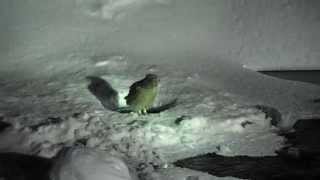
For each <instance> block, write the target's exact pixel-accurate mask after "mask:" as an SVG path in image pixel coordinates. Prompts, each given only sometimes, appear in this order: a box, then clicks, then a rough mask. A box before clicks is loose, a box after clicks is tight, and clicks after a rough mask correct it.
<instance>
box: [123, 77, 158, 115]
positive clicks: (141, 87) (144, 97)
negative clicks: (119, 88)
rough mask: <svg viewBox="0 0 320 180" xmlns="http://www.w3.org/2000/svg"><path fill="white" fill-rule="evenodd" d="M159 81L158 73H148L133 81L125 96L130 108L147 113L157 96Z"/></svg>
mask: <svg viewBox="0 0 320 180" xmlns="http://www.w3.org/2000/svg"><path fill="white" fill-rule="evenodd" d="M158 82H159V79H158V77H157V75H155V74H147V75H146V76H145V78H143V79H142V80H140V81H137V82H135V83H133V84H132V85H131V86H130V90H129V93H128V95H127V96H126V97H125V99H126V102H127V105H128V106H129V108H130V109H131V110H132V111H134V112H138V113H146V112H147V110H148V109H150V108H151V107H152V105H153V103H154V100H155V98H156V96H157V89H158Z"/></svg>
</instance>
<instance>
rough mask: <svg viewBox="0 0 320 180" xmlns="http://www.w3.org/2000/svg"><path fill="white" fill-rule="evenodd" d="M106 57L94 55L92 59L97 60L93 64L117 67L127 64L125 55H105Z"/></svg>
mask: <svg viewBox="0 0 320 180" xmlns="http://www.w3.org/2000/svg"><path fill="white" fill-rule="evenodd" d="M106 58H107V59H105V60H104V59H103V57H97V56H96V57H94V59H95V60H96V61H98V62H96V64H95V66H97V67H101V66H111V67H113V68H117V67H118V68H119V67H122V68H123V66H126V65H127V62H126V57H125V56H111V57H106Z"/></svg>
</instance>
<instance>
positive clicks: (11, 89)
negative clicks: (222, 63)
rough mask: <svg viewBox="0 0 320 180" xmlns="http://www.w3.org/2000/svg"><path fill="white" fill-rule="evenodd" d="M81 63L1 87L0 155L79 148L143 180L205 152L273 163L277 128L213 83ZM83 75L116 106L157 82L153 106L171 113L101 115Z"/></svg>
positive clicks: (95, 61) (109, 60) (123, 60)
mask: <svg viewBox="0 0 320 180" xmlns="http://www.w3.org/2000/svg"><path fill="white" fill-rule="evenodd" d="M86 62H90V63H91V64H90V63H88V64H86V69H81V66H80V68H79V67H77V68H78V69H76V68H73V69H70V70H71V71H70V72H71V73H70V74H67V73H65V72H63V71H61V72H60V74H61V77H59V76H53V77H51V78H48V79H45V78H43V79H33V80H23V81H19V80H16V81H14V80H12V81H11V80H9V79H7V81H6V80H4V81H3V82H2V91H1V99H2V101H1V104H0V105H1V117H2V119H3V121H6V122H9V123H10V124H12V125H13V127H11V128H7V129H6V130H5V131H4V132H3V133H2V134H1V136H0V140H1V141H0V142H1V143H0V150H1V151H14V152H22V153H27V154H33V155H39V156H43V157H53V156H55V155H56V154H57V152H59V150H61V149H62V148H63V147H66V146H73V145H77V144H81V145H85V146H86V147H90V148H94V149H97V150H102V151H105V152H108V153H113V154H116V155H117V156H120V157H122V158H124V159H126V160H127V161H128V164H129V166H130V167H133V168H135V169H139V170H138V174H139V173H140V176H142V177H143V178H145V179H168V178H169V177H172V178H173V179H175V178H178V177H179V178H183V177H186V176H183V177H182V175H181V174H180V173H178V172H179V171H182V170H176V171H174V167H171V166H170V163H172V162H174V161H176V160H179V159H182V158H187V157H192V156H196V155H199V154H204V153H209V152H215V153H218V154H221V155H226V156H234V155H250V156H264V155H274V152H275V150H277V149H279V148H280V147H281V146H282V144H283V142H284V140H283V138H282V137H280V136H278V135H277V132H278V131H279V128H277V127H274V126H271V123H270V121H271V119H270V118H266V114H265V113H264V112H262V111H261V110H259V109H257V108H255V106H254V105H255V103H256V101H253V100H250V98H247V100H246V101H244V98H245V97H244V96H243V95H236V94H232V93H229V92H228V91H222V90H221V89H222V88H223V87H221V86H218V85H219V81H217V83H216V84H214V80H215V78H216V77H215V78H213V79H212V81H204V80H203V79H205V78H203V79H202V74H201V73H202V72H192V71H190V72H188V71H186V70H185V69H181V70H180V69H179V68H177V67H178V66H167V65H152V64H139V63H132V62H131V61H130V59H129V57H126V56H111V57H98V56H95V57H90V58H89V59H87V61H86ZM133 62H134V61H133ZM219 68H220V67H219ZM79 69H80V70H79ZM86 71H87V72H90V73H91V75H93V76H97V77H101V78H102V79H104V80H106V81H108V82H109V83H110V85H111V86H112V87H113V88H114V89H115V90H117V91H118V93H119V104H120V106H125V101H124V99H123V98H124V97H125V95H126V94H127V93H128V88H129V86H130V85H131V84H132V83H133V82H134V81H136V80H139V79H141V78H143V77H144V75H145V74H146V73H155V74H158V75H159V77H160V80H161V82H160V86H159V89H160V90H159V94H158V97H157V100H156V103H155V106H159V105H162V104H165V103H167V102H169V101H171V100H172V99H175V98H178V102H177V105H176V106H175V107H172V108H170V109H168V110H166V111H163V112H161V113H159V114H148V115H145V116H142V115H137V114H132V113H131V114H121V113H118V112H114V111H111V110H108V109H105V108H104V107H103V106H102V104H101V103H100V101H99V100H98V99H97V98H96V97H95V96H94V95H93V94H91V93H90V91H89V90H88V85H89V81H87V80H86V76H87V75H88V74H87V72H86ZM213 71H214V69H213ZM63 73H65V74H63ZM226 74H227V73H226ZM221 76H225V75H223V74H221ZM256 76H257V77H259V78H260V75H258V74H257V75H256ZM274 81H277V80H274ZM226 83H228V82H226ZM284 83H286V82H284ZM303 85H305V84H303ZM312 88H314V87H312ZM312 88H311V89H312ZM279 98H282V97H281V96H279ZM308 98H309V97H308ZM284 103H286V102H284ZM268 117H269V116H268ZM141 166H142V167H141ZM187 171H188V170H187ZM168 173H169V174H168ZM190 173H191V171H190V172H189V173H182V174H190ZM141 174H142V175H141ZM175 174H180V176H177V175H175ZM192 174H193V173H191V175H192ZM196 174H197V173H196ZM203 177H207V178H210V176H209V175H203ZM190 178H192V177H190ZM211 178H213V177H211ZM169 179H170V178H169Z"/></svg>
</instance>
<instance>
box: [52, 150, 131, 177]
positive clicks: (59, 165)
mask: <svg viewBox="0 0 320 180" xmlns="http://www.w3.org/2000/svg"><path fill="white" fill-rule="evenodd" d="M50 179H51V180H102V179H106V180H134V178H132V176H131V173H130V172H129V168H128V167H127V165H126V163H125V162H124V161H123V160H122V159H121V158H119V157H116V156H114V155H112V154H108V153H106V152H99V151H97V150H94V149H88V148H82V147H75V148H69V149H66V150H63V151H61V152H60V153H59V155H58V157H56V160H55V162H54V166H53V168H52V170H51V174H50Z"/></svg>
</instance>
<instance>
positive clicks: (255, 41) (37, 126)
mask: <svg viewBox="0 0 320 180" xmlns="http://www.w3.org/2000/svg"><path fill="white" fill-rule="evenodd" d="M224 2H226V3H227V4H224ZM230 2H231V1H230ZM230 2H229V1H217V2H215V3H213V1H202V3H199V2H195V1H184V2H183V3H182V1H181V2H179V1H174V0H152V1H147V0H118V1H114V0H90V1H84V0H75V1H63V2H62V1H61V2H60V1H50V2H49V1H48V2H47V1H42V0H41V1H40V0H38V1H37V0H36V1H34V2H32V3H31V2H30V1H23V2H18V1H10V3H9V2H7V1H3V2H1V4H4V5H10V7H12V8H11V10H12V11H11V10H9V9H10V8H9V9H5V10H4V11H1V13H2V14H3V15H4V16H0V18H4V19H11V18H12V19H13V20H12V21H9V20H7V21H0V22H1V23H4V24H6V25H7V26H3V27H7V29H3V30H2V31H1V34H0V35H1V36H3V38H4V40H3V42H9V43H8V44H3V42H1V44H0V45H1V46H0V53H1V54H0V55H1V58H2V59H1V62H0V86H1V89H0V99H1V101H0V117H1V120H3V121H6V122H8V123H10V124H12V127H11V128H8V129H6V130H5V131H3V132H1V134H0V152H5V151H13V152H21V153H25V154H32V155H38V156H43V157H55V156H56V155H57V156H58V157H55V158H57V159H56V161H55V164H56V166H55V167H56V168H55V170H53V172H52V175H53V176H52V178H53V179H61V180H62V179H70V180H71V179H72V178H78V179H79V180H80V179H81V180H86V179H92V180H93V179H94V178H97V179H98V178H101V177H102V176H107V177H110V178H111V179H117V178H118V179H121V180H123V179H130V178H133V179H134V177H131V176H132V174H131V173H132V172H133V174H134V175H135V174H137V175H138V176H139V177H140V178H141V179H148V180H170V179H174V180H180V179H181V180H182V179H188V180H192V179H197V178H198V179H200V180H207V179H232V178H228V177H227V178H217V177H213V176H211V175H208V174H203V173H200V172H196V171H191V170H187V169H180V168H176V167H172V165H171V163H172V162H174V161H176V160H179V159H182V158H187V157H191V156H196V155H200V154H204V153H208V152H215V153H218V154H221V155H224V156H235V155H249V156H266V155H275V151H276V150H277V149H279V148H281V147H282V146H283V145H284V139H283V138H282V137H280V136H279V135H278V134H277V133H278V132H281V131H283V130H291V127H292V125H293V124H294V123H295V121H296V120H298V119H299V118H309V117H319V116H320V114H319V108H320V107H319V105H317V104H314V103H312V100H313V99H315V98H318V96H319V94H320V88H319V87H318V86H315V85H311V84H307V83H301V82H293V81H285V80H280V79H276V78H272V77H268V76H265V75H261V74H258V73H256V72H254V71H251V70H250V69H246V68H244V67H249V68H251V69H252V68H256V69H259V68H262V69H263V68H266V69H268V68H272V67H283V66H286V67H289V68H290V67H291V65H292V66H294V67H295V68H298V67H301V65H305V68H308V67H311V66H313V65H315V66H314V67H317V66H316V65H318V61H317V60H318V58H317V54H316V53H315V52H319V51H318V50H317V48H316V47H320V46H316V45H317V43H318V42H315V41H307V40H308V39H310V37H312V38H314V37H316V36H312V35H313V33H311V35H310V37H309V35H305V36H303V34H302V35H301V34H300V35H299V36H297V37H299V38H297V39H290V38H284V40H281V38H278V39H275V38H277V37H278V36H281V35H283V34H282V33H280V32H282V31H281V30H285V31H284V33H286V32H291V30H292V29H297V28H294V27H296V26H297V24H295V23H293V24H291V18H290V17H291V16H290V15H291V14H294V12H297V11H299V8H298V7H299V6H295V5H297V4H295V3H293V4H291V3H289V4H288V5H286V7H293V10H292V11H288V12H287V11H285V12H284V13H285V15H288V16H285V17H282V20H283V21H285V22H287V23H288V24H289V26H288V28H285V27H282V26H280V27H279V33H276V35H277V36H274V37H273V36H272V38H271V40H269V39H270V34H272V35H273V33H272V32H271V30H270V28H269V27H268V24H267V25H266V24H264V23H267V22H269V18H271V19H273V18H277V17H276V16H275V17H273V16H272V17H266V16H264V15H261V17H260V16H258V17H259V18H258V19H254V21H252V22H254V23H253V24H251V23H250V22H251V21H249V20H250V19H251V17H256V16H252V13H253V12H252V11H253V10H254V9H255V8H254V7H255V5H259V6H258V7H259V8H258V9H261V7H260V5H261V4H260V3H257V4H256V3H253V4H252V5H250V6H248V8H249V9H250V10H251V11H245V12H244V11H241V9H242V7H243V4H241V2H242V3H244V5H245V4H246V3H245V2H246V1H241V2H240V1H239V4H238V2H237V3H236V4H233V3H230ZM262 4H263V3H262ZM0 7H7V6H0ZM34 7H37V8H34ZM49 7H50V8H49ZM268 7H269V6H268ZM274 7H278V4H277V3H271V5H270V7H269V8H274ZM234 8H235V9H234ZM303 8H305V7H303ZM2 9H3V8H2ZM230 9H231V10H232V9H233V10H234V11H233V10H232V11H231V10H230ZM213 10H214V11H213ZM273 11H275V13H268V14H276V15H277V14H279V13H280V12H278V10H273ZM43 12H45V13H43ZM246 12H248V13H246ZM299 12H300V11H299ZM212 13H213V14H212ZM228 13H229V14H228ZM234 13H239V14H234ZM229 15H230V16H229ZM313 15H314V14H313V13H311V15H309V16H308V17H310V18H312V17H313ZM234 16H235V17H234ZM208 17H210V18H209V19H210V23H211V24H210V23H209V24H208V22H209V21H206V20H208V19H207V18H208ZM212 17H214V18H213V19H212ZM233 17H234V19H235V21H236V22H237V23H233V21H231V20H230V19H233ZM225 18H226V19H225ZM247 19H248V21H247ZM229 20H230V21H229ZM309 21H311V20H310V19H309ZM309 21H308V22H309ZM195 22H197V24H196V25H195V24H194V23H195ZM256 22H259V23H258V24H259V30H257V29H254V28H253V29H251V28H252V27H253V26H255V25H256V24H255V23H256ZM270 22H274V21H270ZM234 24H235V26H233V25H234ZM263 27H265V29H264V28H263ZM277 27H278V26H277ZM290 27H293V28H290ZM268 29H269V30H270V31H268ZM313 29H317V28H316V27H313ZM297 31H298V32H292V33H291V34H290V33H288V34H285V35H284V36H285V37H288V36H295V34H296V33H297V34H299V33H301V32H305V29H304V28H302V27H301V28H298V29H297ZM312 32H313V31H312ZM315 32H316V31H315ZM317 32H318V31H317ZM252 34H255V36H254V37H256V38H252V37H253V36H252ZM12 36H14V37H17V38H16V39H15V38H12ZM239 37H241V38H239ZM10 38H11V39H10ZM6 40H7V41H6ZM272 40H274V41H273V42H272ZM299 42H305V43H306V42H310V44H309V46H310V47H314V48H310V49H306V48H304V49H303V48H300V46H302V45H303V46H305V47H306V45H305V44H303V43H299ZM272 43H274V44H272ZM290 44H296V45H297V47H291V45H290ZM273 45H274V46H273ZM282 45H288V46H285V47H284V48H278V47H280V46H282ZM311 45H312V46H311ZM313 45H315V46H313ZM265 47H272V48H271V49H270V48H269V49H268V48H265ZM278 49H280V50H278ZM294 49H299V51H297V52H295V51H294ZM281 50H283V51H282V52H281V53H280V52H279V51H281ZM308 53H309V54H310V56H306V54H308ZM302 56H304V57H305V58H304V59H305V61H303V63H302V64H301V63H300V61H292V59H299V58H302ZM291 57H294V58H291ZM238 59H239V60H238ZM302 59H303V58H302ZM148 73H154V74H157V75H158V76H159V78H160V86H159V94H158V97H157V100H156V102H155V106H159V105H163V104H165V103H167V102H170V101H171V100H173V99H176V98H177V99H178V103H177V105H176V106H175V107H173V108H171V109H168V110H166V111H163V112H161V113H159V114H148V115H146V116H139V115H137V114H122V113H118V112H115V111H112V110H108V109H105V108H104V107H103V105H102V104H101V103H100V101H99V100H98V99H97V98H96V97H95V96H94V95H93V94H91V93H90V91H89V89H88V85H89V83H90V82H89V81H88V77H99V78H102V79H103V80H106V81H107V82H108V83H109V84H110V85H111V86H112V87H113V88H114V89H115V90H116V91H117V92H118V98H119V102H118V104H119V106H125V105H126V103H125V100H124V97H125V96H126V95H127V93H128V89H129V86H130V85H131V84H132V83H133V82H135V81H137V80H139V79H141V78H143V77H144V76H145V74H148ZM256 105H261V106H268V107H272V108H274V109H276V110H277V111H279V113H281V117H282V119H280V122H279V123H278V124H276V125H271V123H270V121H271V120H272V119H270V118H268V117H266V114H265V113H264V112H263V111H262V110H259V109H258V108H256ZM79 144H83V146H85V147H82V148H71V149H70V150H68V151H63V149H64V148H65V147H69V146H71V147H74V146H78V145H79ZM61 151H62V152H61ZM59 152H60V153H59ZM89 167H90V168H89ZM93 167H95V168H93ZM133 169H134V170H136V171H137V172H134V171H132V170H133ZM100 170H101V171H100ZM119 171H121V172H125V173H121V174H120V175H121V176H119ZM81 172H84V174H81ZM78 173H80V174H81V175H80V176H79V177H75V176H74V175H76V174H78ZM122 175H123V176H122Z"/></svg>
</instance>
